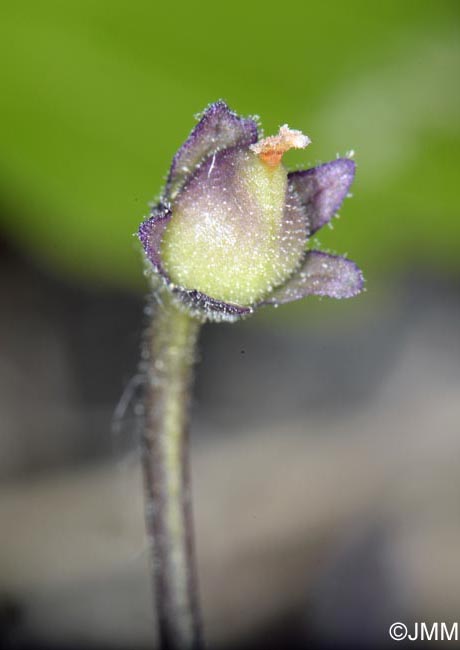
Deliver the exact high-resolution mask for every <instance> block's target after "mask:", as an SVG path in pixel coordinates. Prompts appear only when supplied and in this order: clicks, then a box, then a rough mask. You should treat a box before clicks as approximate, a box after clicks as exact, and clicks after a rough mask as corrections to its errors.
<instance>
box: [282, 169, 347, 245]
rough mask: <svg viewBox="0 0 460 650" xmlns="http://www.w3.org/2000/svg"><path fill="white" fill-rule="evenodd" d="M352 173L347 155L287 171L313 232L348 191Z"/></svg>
mask: <svg viewBox="0 0 460 650" xmlns="http://www.w3.org/2000/svg"><path fill="white" fill-rule="evenodd" d="M354 175H355V163H354V162H353V160H350V159H349V158H337V160H333V161H331V162H328V163H325V164H324V165H319V167H313V168H312V169H307V170H306V171H301V172H292V173H290V174H289V177H288V178H289V185H290V187H291V188H292V189H294V190H295V191H296V192H297V194H298V196H299V198H300V201H301V203H302V205H303V208H304V211H305V215H306V218H307V219H308V222H309V228H310V234H311V235H313V234H314V233H315V232H316V231H317V230H319V229H320V228H322V227H323V226H324V225H325V224H326V223H328V221H330V220H331V219H332V217H333V216H334V215H335V213H336V212H337V210H338V209H339V208H340V206H341V205H342V201H343V199H344V198H345V197H346V195H347V194H348V190H349V189H350V185H351V183H352V182H353V178H354Z"/></svg>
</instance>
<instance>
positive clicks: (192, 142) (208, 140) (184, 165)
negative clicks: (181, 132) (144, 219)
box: [166, 101, 258, 199]
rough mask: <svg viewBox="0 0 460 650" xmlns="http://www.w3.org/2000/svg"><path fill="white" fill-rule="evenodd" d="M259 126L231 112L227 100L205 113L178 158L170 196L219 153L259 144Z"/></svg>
mask: <svg viewBox="0 0 460 650" xmlns="http://www.w3.org/2000/svg"><path fill="white" fill-rule="evenodd" d="M257 138H258V135H257V124H256V122H254V120H251V119H244V118H242V117H239V116H238V115H237V114H236V113H234V112H233V111H231V110H230V109H229V108H228V106H227V104H225V102H223V101H218V102H215V103H214V104H211V106H210V107H209V108H208V109H207V110H206V111H205V112H204V114H203V117H202V118H201V120H200V121H199V122H198V124H197V125H196V127H195V128H194V129H193V131H192V132H191V134H190V135H189V137H188V139H187V140H186V141H185V143H184V144H183V145H182V147H181V148H180V149H179V151H178V152H177V153H176V155H175V156H174V159H173V162H172V165H171V170H170V172H169V176H168V180H167V183H166V195H167V196H168V198H169V199H172V198H174V197H175V196H176V195H177V193H178V191H179V190H180V188H181V187H182V186H183V185H184V183H185V182H186V181H187V179H188V177H189V176H190V174H193V172H194V171H195V169H196V167H197V166H198V165H200V164H201V163H202V162H203V161H204V160H206V158H209V156H212V155H213V154H215V153H217V152H218V151H222V150H223V149H228V148H229V147H236V146H249V145H250V144H253V143H254V142H257Z"/></svg>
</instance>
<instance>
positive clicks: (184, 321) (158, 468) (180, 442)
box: [142, 294, 201, 650]
mask: <svg viewBox="0 0 460 650" xmlns="http://www.w3.org/2000/svg"><path fill="white" fill-rule="evenodd" d="M160 297H161V298H162V302H159V303H158V304H157V305H156V306H155V309H154V310H153V319H152V324H151V330H150V336H149V339H148V351H147V352H148V354H147V355H146V356H147V358H148V361H147V368H148V381H147V389H146V391H147V394H146V413H145V416H146V420H145V429H144V432H143V439H142V461H143V470H144V485H145V520H146V527H147V535H148V539H149V544H150V546H151V550H152V555H151V568H152V578H153V588H154V596H155V609H156V618H157V620H158V629H159V636H160V647H161V649H162V650H198V649H199V648H201V629H200V628H201V622H200V612H199V602H198V587H197V574H196V564H195V553H194V540H193V522H192V506H191V487H190V471H189V444H188V407H189V402H190V390H191V384H192V374H193V362H194V357H195V347H196V342H197V339H198V333H199V329H200V324H201V323H200V321H199V320H196V319H194V318H192V317H191V316H189V315H188V314H187V313H185V312H183V311H180V310H179V309H178V308H177V307H176V306H175V304H174V303H173V302H172V301H171V299H170V298H169V296H168V295H167V294H164V295H161V296H160Z"/></svg>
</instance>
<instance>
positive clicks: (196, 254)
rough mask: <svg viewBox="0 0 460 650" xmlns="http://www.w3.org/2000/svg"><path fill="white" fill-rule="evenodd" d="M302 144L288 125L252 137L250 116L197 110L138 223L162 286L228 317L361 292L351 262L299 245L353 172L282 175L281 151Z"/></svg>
mask: <svg viewBox="0 0 460 650" xmlns="http://www.w3.org/2000/svg"><path fill="white" fill-rule="evenodd" d="M309 142H310V141H309V139H308V138H307V137H306V136H304V135H303V134H302V133H300V132H299V131H293V130H291V129H289V128H288V127H287V126H282V127H281V129H280V132H279V134H278V135H276V136H271V137H268V138H265V139H261V140H259V139H258V134H257V124H256V123H255V122H254V121H253V120H251V119H243V118H240V117H239V116H237V115H236V114H235V113H232V112H231V111H230V110H229V109H228V108H227V106H226V105H225V104H224V103H223V102H217V103H216V104H213V105H212V106H211V107H210V108H209V109H208V110H207V111H206V112H205V114H204V115H203V118H202V120H201V121H200V123H199V124H198V125H197V127H196V128H195V129H194V131H193V132H192V134H191V136H190V137H189V139H188V140H187V141H186V143H185V144H184V145H183V147H182V148H181V149H180V150H179V151H178V153H177V154H176V156H175V158H174V160H173V164H172V167H171V171H170V174H169V177H168V181H167V185H166V190H165V193H164V196H163V200H162V202H161V203H160V204H159V205H158V206H157V207H156V208H155V209H154V211H153V213H152V215H151V217H150V218H149V219H148V220H146V221H145V222H144V223H143V224H142V225H141V228H140V231H139V236H140V239H141V241H142V243H143V245H144V249H145V251H146V254H147V257H148V259H149V260H150V262H151V263H152V265H153V267H154V269H155V270H156V271H157V272H158V273H159V274H160V275H161V276H162V277H163V278H164V280H165V282H166V285H167V287H168V288H169V289H170V291H172V292H173V293H175V294H176V295H178V297H179V298H180V297H181V299H182V300H183V301H185V302H186V303H187V304H191V305H192V307H194V308H195V309H196V310H198V311H199V310H201V311H202V312H205V313H206V315H207V316H208V317H220V316H223V317H229V318H233V317H235V316H237V315H244V314H246V313H250V312H251V311H253V309H254V308H255V307H256V306H257V305H259V304H278V302H279V303H281V302H286V301H287V300H295V299H298V298H299V297H303V296H304V295H308V294H311V293H316V294H320V295H333V296H334V297H348V296H349V295H354V294H356V293H358V292H359V291H360V290H361V288H362V276H361V273H360V271H359V269H357V267H355V265H353V264H352V263H351V262H349V261H348V260H344V259H343V258H335V257H333V256H328V260H327V264H326V263H325V262H324V259H323V258H321V263H319V261H318V260H319V258H318V257H317V254H316V252H315V251H310V252H307V251H306V244H307V241H308V237H309V235H310V234H312V233H313V232H314V231H316V230H317V229H318V228H319V227H321V226H322V225H324V223H327V222H328V221H329V220H330V219H331V218H332V217H333V216H334V214H335V212H336V211H337V209H338V207H339V206H340V204H341V202H342V200H343V198H344V197H345V195H346V194H347V192H348V189H349V186H350V184H351V181H352V179H353V175H354V163H353V162H352V161H351V160H348V159H338V160H336V161H333V162H332V163H328V164H327V165H322V166H320V167H316V168H314V169H312V170H307V171H306V172H294V173H291V174H288V172H287V171H286V169H285V167H284V165H283V164H282V156H283V154H284V153H285V152H286V151H287V150H289V149H291V148H303V147H305V146H307V145H308V144H309ZM337 260H340V262H338V261H337ZM326 267H327V269H326ZM321 269H324V273H323V275H324V278H323V275H322V271H321ZM331 287H334V290H333V291H332V289H331ZM219 315H220V316H219Z"/></svg>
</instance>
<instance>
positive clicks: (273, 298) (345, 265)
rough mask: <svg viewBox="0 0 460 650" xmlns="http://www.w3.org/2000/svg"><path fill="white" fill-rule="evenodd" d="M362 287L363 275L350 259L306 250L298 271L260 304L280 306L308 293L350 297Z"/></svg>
mask: <svg viewBox="0 0 460 650" xmlns="http://www.w3.org/2000/svg"><path fill="white" fill-rule="evenodd" d="M363 286H364V278H363V274H362V273H361V271H360V269H359V268H358V267H357V266H356V264H355V263H354V262H352V261H351V260H347V259H346V258H345V257H338V256H335V255H328V254H327V253H322V252H320V251H309V252H308V253H307V254H306V256H305V261H304V263H303V264H302V266H301V267H300V270H299V271H297V273H295V274H294V275H293V276H292V278H291V279H290V280H288V281H287V283H286V284H285V285H283V286H282V287H279V288H278V289H276V290H275V291H274V292H273V293H272V294H271V295H270V296H268V298H266V299H265V300H264V301H263V304H266V305H281V304H283V303H286V302H292V301H293V300H300V299H301V298H305V297H306V296H310V295H314V296H329V297H330V298H352V297H353V296H356V295H357V294H358V293H360V292H361V291H362V289H363Z"/></svg>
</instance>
